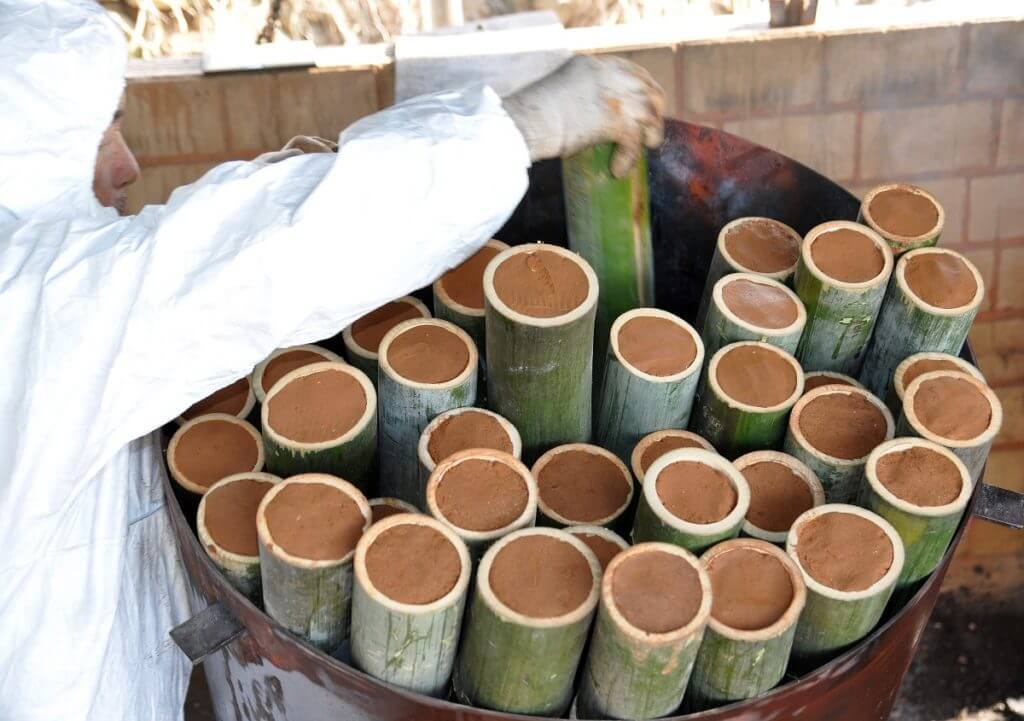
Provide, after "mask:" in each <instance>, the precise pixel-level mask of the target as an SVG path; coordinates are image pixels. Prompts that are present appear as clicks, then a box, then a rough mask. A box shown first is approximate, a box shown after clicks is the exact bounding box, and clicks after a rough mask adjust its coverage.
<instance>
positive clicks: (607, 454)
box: [530, 443, 635, 529]
mask: <svg viewBox="0 0 1024 721" xmlns="http://www.w3.org/2000/svg"><path fill="white" fill-rule="evenodd" d="M577 451H578V452H584V453H589V454H591V455H594V456H601V457H602V458H605V459H606V460H608V461H609V462H610V463H612V464H614V465H615V467H616V468H617V469H618V470H619V473H620V475H621V476H622V481H623V483H625V484H626V486H627V487H628V489H629V490H628V491H627V492H626V499H625V500H624V501H623V502H622V505H620V506H619V507H618V508H616V509H615V510H614V511H612V512H611V513H609V514H608V515H607V516H604V517H602V518H569V517H567V516H565V515H563V514H561V513H559V512H558V511H556V510H555V509H553V508H552V507H551V506H549V505H548V503H547V502H546V501H545V499H544V488H543V486H542V485H541V481H540V478H541V474H542V473H543V471H544V468H545V467H546V466H547V465H548V464H549V463H551V461H553V460H554V459H555V458H557V457H558V456H559V455H560V454H562V453H571V452H577ZM530 475H532V476H533V478H534V480H535V481H537V488H538V495H537V525H539V526H548V527H551V528H566V527H568V526H576V525H580V524H588V525H593V526H602V527H604V528H612V529H617V528H620V526H621V525H622V522H623V521H624V520H625V519H626V518H627V514H626V512H627V511H628V510H629V509H630V507H631V506H632V504H633V495H634V493H635V487H634V485H633V475H632V474H631V473H630V472H629V469H628V468H626V464H625V463H623V462H622V461H621V460H620V459H619V458H618V456H616V455H615V454H614V453H612V452H611V451H607V450H605V449H604V448H601V447H600V446H595V445H592V444H590V443H567V444H565V445H564V446H556V447H554V448H552V449H551V450H550V451H548V452H547V453H545V454H544V455H542V456H541V457H540V458H538V459H537V462H536V463H534V464H533V467H532V468H531V469H530ZM627 523H628V521H627Z"/></svg>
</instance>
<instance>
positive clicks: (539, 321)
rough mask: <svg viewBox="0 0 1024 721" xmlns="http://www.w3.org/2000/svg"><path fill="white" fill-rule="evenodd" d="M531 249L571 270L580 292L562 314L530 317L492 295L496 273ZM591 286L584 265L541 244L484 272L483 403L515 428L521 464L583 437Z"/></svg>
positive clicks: (522, 248)
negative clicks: (582, 287) (582, 282)
mask: <svg viewBox="0 0 1024 721" xmlns="http://www.w3.org/2000/svg"><path fill="white" fill-rule="evenodd" d="M536 251H547V252H550V253H555V254H557V255H560V256H562V257H564V258H568V259H570V260H572V261H573V262H574V263H576V264H577V265H578V266H579V268H580V269H581V270H582V272H583V274H584V275H585V277H586V281H587V291H586V297H585V299H584V300H583V301H582V302H581V303H580V304H579V305H578V306H576V307H575V308H573V309H572V310H570V311H568V312H566V313H563V314H562V315H556V316H553V317H535V316H530V315H525V314H523V313H520V312H518V311H515V310H513V309H512V308H511V307H509V306H508V305H507V304H506V303H505V301H504V300H502V299H501V298H500V297H499V295H498V293H497V291H496V290H495V286H494V277H495V272H496V271H497V270H498V268H499V267H500V266H501V265H502V264H503V263H504V262H506V261H508V260H509V259H511V258H513V257H514V256H516V255H520V254H531V253H534V252H536ZM597 289H598V284H597V276H596V275H595V274H594V271H593V269H592V268H591V267H590V265H589V264H588V263H587V262H586V261H584V260H583V259H581V258H580V257H579V256H577V255H576V254H574V253H572V252H571V251H568V250H565V249H564V248H559V247H557V246H553V245H545V244H542V243H538V244H531V245H519V246H516V247H513V248H509V249H508V250H506V251H504V252H502V253H501V254H500V255H498V256H497V257H496V258H494V259H493V260H492V261H491V263H490V264H489V265H488V266H487V270H486V271H485V272H484V299H485V302H486V311H485V317H486V320H487V332H486V335H487V396H488V402H489V404H490V407H491V409H492V410H494V411H496V412H498V413H500V414H501V415H502V416H504V417H505V418H507V419H508V420H509V421H510V422H511V423H512V424H513V425H514V426H515V427H516V428H517V429H519V433H520V435H521V436H522V439H523V458H524V459H526V460H527V461H531V462H532V461H533V460H535V459H536V458H537V457H538V456H539V455H540V454H541V453H543V452H544V451H546V450H548V449H549V448H553V447H554V446H557V445H559V444H562V443H573V442H577V441H587V440H589V439H590V433H591V412H592V405H591V393H592V390H593V389H592V386H593V383H592V374H593V343H594V314H595V312H596V307H597V297H598V292H597ZM463 405H464V404H463Z"/></svg>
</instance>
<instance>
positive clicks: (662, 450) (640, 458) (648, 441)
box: [629, 428, 718, 486]
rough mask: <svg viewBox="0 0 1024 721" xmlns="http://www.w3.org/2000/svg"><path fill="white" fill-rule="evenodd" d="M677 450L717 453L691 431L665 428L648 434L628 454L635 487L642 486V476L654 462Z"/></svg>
mask: <svg viewBox="0 0 1024 721" xmlns="http://www.w3.org/2000/svg"><path fill="white" fill-rule="evenodd" d="M677 448H703V449H704V450H705V451H708V452H710V453H718V451H716V450H715V447H714V446H713V445H711V444H710V443H708V442H707V441H706V440H705V439H703V438H701V437H700V436H698V435H697V434H696V433H693V432H692V431H682V430H679V429H676V428H666V429H664V430H661V431H655V432H654V433H648V434H647V435H646V436H644V437H643V438H641V439H640V441H639V442H638V443H637V444H636V445H635V446H634V447H633V452H632V453H630V454H629V469H630V470H631V471H633V479H634V480H635V481H636V484H637V486H643V483H644V475H645V474H646V473H647V470H648V469H649V468H650V467H651V466H652V465H653V464H654V462H655V461H656V460H658V459H659V458H660V457H661V456H663V455H664V454H666V453H668V452H669V451H674V450H676V449H677Z"/></svg>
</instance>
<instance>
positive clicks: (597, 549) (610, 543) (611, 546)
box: [565, 526, 629, 571]
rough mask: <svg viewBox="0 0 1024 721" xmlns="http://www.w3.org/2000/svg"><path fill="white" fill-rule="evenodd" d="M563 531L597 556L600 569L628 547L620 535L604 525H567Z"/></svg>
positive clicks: (604, 567)
mask: <svg viewBox="0 0 1024 721" xmlns="http://www.w3.org/2000/svg"><path fill="white" fill-rule="evenodd" d="M565 532H566V533H571V534H572V535H574V536H576V538H578V539H580V540H581V541H583V542H584V543H585V544H587V548H589V549H590V550H591V551H593V552H594V555H595V556H596V557H597V563H598V565H599V566H600V567H601V570H602V571H604V570H605V569H606V568H608V564H609V563H611V560H612V559H613V558H615V557H616V556H617V555H619V554H620V553H621V552H622V551H625V550H626V549H627V548H629V544H628V543H626V541H625V540H623V538H622V536H620V535H619V534H617V533H616V532H615V531H613V530H611V529H609V528H605V527H604V526H569V527H568V528H566V529H565Z"/></svg>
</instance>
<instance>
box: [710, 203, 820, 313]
mask: <svg viewBox="0 0 1024 721" xmlns="http://www.w3.org/2000/svg"><path fill="white" fill-rule="evenodd" d="M750 225H755V226H757V225H760V226H762V227H765V228H767V229H769V231H768V232H767V233H761V234H760V235H759V238H758V239H759V240H761V241H762V242H766V243H767V242H770V241H771V240H772V238H771V237H770V236H773V235H774V236H775V240H776V242H779V241H781V242H782V243H783V244H785V243H786V241H788V242H789V244H790V246H791V253H790V255H791V256H792V258H791V259H792V262H788V261H781V262H779V263H778V264H777V265H776V266H774V267H771V268H768V267H767V266H766V267H765V269H758V268H756V267H753V265H752V264H751V263H750V262H749V260H747V262H743V261H744V258H743V257H742V256H740V257H737V256H738V254H737V253H734V252H732V251H730V249H729V248H730V245H731V241H732V240H733V239H734V237H735V236H737V235H738V234H740V233H742V232H743V231H744V229H745V228H746V227H747V226H750ZM801 241H802V238H801V237H800V234H799V233H797V232H796V231H795V230H793V229H792V228H790V227H789V226H788V225H786V224H785V223H780V222H779V221H777V220H773V219H772V218H762V217H756V216H751V217H746V218H737V219H736V220H733V221H732V222H730V223H727V224H726V225H725V226H724V227H723V228H722V230H721V231H719V233H718V241H717V242H716V243H715V252H714V255H712V256H711V267H710V268H709V269H708V278H707V280H706V281H704V291H703V293H702V294H701V299H700V306H699V308H698V310H697V320H696V322H695V323H694V326H695V327H696V328H698V329H701V330H703V329H704V325H705V319H706V318H707V315H708V309H709V308H710V306H711V292H712V290H713V289H714V287H715V285H716V284H717V283H718V281H719V280H720V279H721V278H722V277H723V276H725V275H728V274H730V273H754V274H757V275H759V276H762V277H764V278H771V279H773V280H777V281H779V282H780V283H785V284H787V285H788V284H790V281H791V280H792V278H793V273H794V271H796V264H797V258H798V257H799V255H800V252H799V249H800V243H801ZM734 250H735V248H734Z"/></svg>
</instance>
